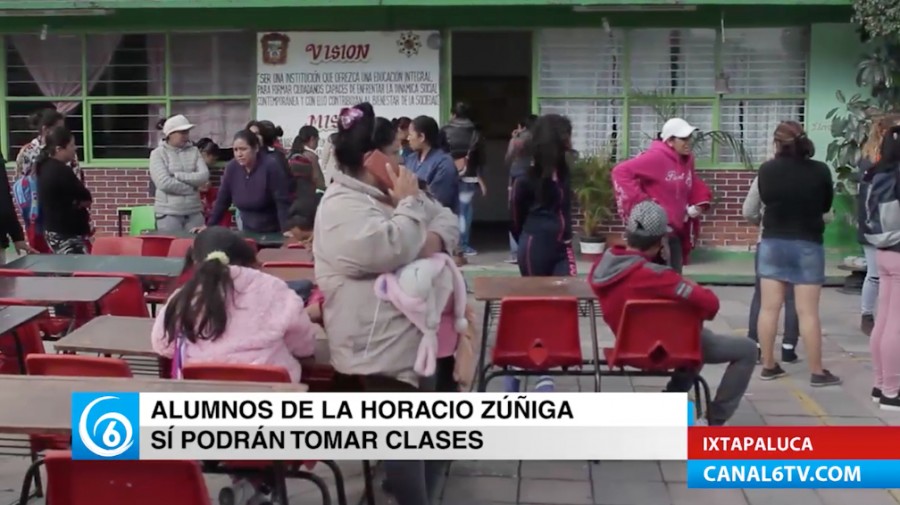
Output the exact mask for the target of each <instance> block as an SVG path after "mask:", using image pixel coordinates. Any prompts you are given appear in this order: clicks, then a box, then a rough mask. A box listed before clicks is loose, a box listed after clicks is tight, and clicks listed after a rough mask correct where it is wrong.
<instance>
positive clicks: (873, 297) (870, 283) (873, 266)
mask: <svg viewBox="0 0 900 505" xmlns="http://www.w3.org/2000/svg"><path fill="white" fill-rule="evenodd" d="M863 251H865V253H866V280H865V282H863V287H862V300H861V304H862V307H861V308H862V314H863V315H864V316H871V315H873V314H875V307H876V305H877V304H878V260H876V259H875V251H876V249H875V247H874V246H870V245H864V246H863Z"/></svg>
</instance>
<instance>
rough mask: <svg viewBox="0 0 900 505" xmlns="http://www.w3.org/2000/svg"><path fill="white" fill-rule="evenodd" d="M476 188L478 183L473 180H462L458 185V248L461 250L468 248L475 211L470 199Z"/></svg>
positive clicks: (473, 196)
mask: <svg viewBox="0 0 900 505" xmlns="http://www.w3.org/2000/svg"><path fill="white" fill-rule="evenodd" d="M477 190H478V184H477V183H474V182H463V183H460V185H459V248H460V249H462V250H463V251H465V250H467V249H469V236H470V232H471V229H472V215H473V213H474V211H475V206H474V205H473V204H472V201H473V200H474V199H475V192H476V191H477Z"/></svg>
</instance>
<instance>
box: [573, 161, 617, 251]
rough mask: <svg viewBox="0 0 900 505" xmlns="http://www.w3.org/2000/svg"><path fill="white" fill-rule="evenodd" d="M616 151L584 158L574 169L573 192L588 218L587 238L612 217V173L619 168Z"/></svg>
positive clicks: (585, 217)
mask: <svg viewBox="0 0 900 505" xmlns="http://www.w3.org/2000/svg"><path fill="white" fill-rule="evenodd" d="M611 153H612V149H609V148H606V149H603V150H601V151H599V152H596V153H591V154H586V155H582V156H580V157H579V158H578V159H577V160H576V161H575V163H574V164H573V166H572V192H573V194H574V196H575V199H576V200H577V201H578V206H579V207H580V209H581V213H582V216H583V218H584V224H583V226H582V231H583V236H584V237H588V238H593V233H594V231H595V230H596V229H597V228H599V227H600V225H601V224H602V223H603V220H604V219H606V218H608V217H609V216H610V215H611V214H612V206H613V203H614V202H615V190H614V189H613V185H612V169H613V167H614V166H615V165H616V162H615V160H614V159H613V156H612V154H611Z"/></svg>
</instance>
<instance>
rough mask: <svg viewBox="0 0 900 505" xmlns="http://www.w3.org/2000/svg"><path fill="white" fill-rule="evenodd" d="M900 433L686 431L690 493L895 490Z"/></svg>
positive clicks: (864, 429)
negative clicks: (745, 490)
mask: <svg viewBox="0 0 900 505" xmlns="http://www.w3.org/2000/svg"><path fill="white" fill-rule="evenodd" d="M898 439H900V427H894V426H806V427H802V426H791V427H781V426H760V427H749V426H748V427H740V428H738V427H691V428H690V429H689V433H688V462H687V482H688V487H690V488H709V489H722V488H744V489H747V488H770V489H796V488H810V489H825V488H845V489H855V488H858V489H862V488H871V489H894V488H900V444H897V443H896V442H895V441H896V440H898Z"/></svg>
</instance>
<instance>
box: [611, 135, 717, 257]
mask: <svg viewBox="0 0 900 505" xmlns="http://www.w3.org/2000/svg"><path fill="white" fill-rule="evenodd" d="M696 132H697V128H696V127H694V126H691V125H690V124H688V122H687V121H685V120H684V119H681V118H673V119H670V120H668V121H666V124H665V125H663V128H662V133H660V135H659V139H657V140H654V141H653V142H652V143H651V144H650V147H649V148H648V149H647V150H646V151H644V152H643V153H641V154H640V155H638V156H636V157H634V158H632V159H630V160H627V161H623V162H622V163H619V164H618V165H617V166H616V167H615V168H614V169H613V171H612V180H613V185H614V186H615V189H616V204H617V206H618V208H619V215H620V216H622V219H623V220H625V219H627V216H628V215H629V214H630V213H631V209H632V207H634V206H635V205H637V204H638V203H640V202H643V201H645V200H652V201H654V202H656V203H658V204H659V205H660V206H661V207H662V208H663V209H665V211H666V214H667V215H668V216H669V228H670V229H671V231H670V233H669V238H668V240H666V241H665V244H664V245H665V246H666V251H665V255H666V256H667V258H664V259H666V261H667V263H668V264H669V266H671V267H672V268H673V269H674V270H675V271H677V272H679V273H680V272H681V270H682V267H683V266H684V264H685V262H686V260H687V258H688V255H689V254H690V252H691V249H692V248H693V243H694V238H695V237H696V235H697V232H698V225H699V220H698V218H699V217H700V216H701V215H702V214H703V213H704V212H705V211H706V210H707V209H708V208H709V205H710V201H711V200H712V194H711V193H710V191H709V188H708V187H707V186H706V184H705V183H704V182H703V181H702V180H701V179H700V178H699V177H697V173H696V169H695V168H694V154H693V151H692V148H693V143H692V138H693V136H694V134H695V133H696Z"/></svg>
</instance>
